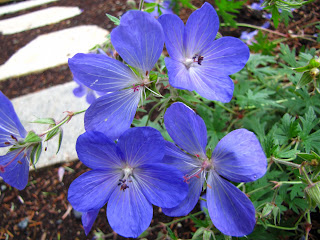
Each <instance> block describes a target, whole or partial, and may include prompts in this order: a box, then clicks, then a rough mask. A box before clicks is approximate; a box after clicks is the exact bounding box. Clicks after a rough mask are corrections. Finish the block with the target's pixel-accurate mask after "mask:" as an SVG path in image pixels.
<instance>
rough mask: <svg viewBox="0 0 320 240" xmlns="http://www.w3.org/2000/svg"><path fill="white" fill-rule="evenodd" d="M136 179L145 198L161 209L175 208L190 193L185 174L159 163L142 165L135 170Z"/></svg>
mask: <svg viewBox="0 0 320 240" xmlns="http://www.w3.org/2000/svg"><path fill="white" fill-rule="evenodd" d="M134 177H135V178H136V180H137V182H138V184H139V186H140V189H141V191H142V192H143V194H144V196H145V197H146V198H147V199H148V200H149V202H151V203H152V204H153V205H156V206H159V207H165V208H171V207H175V206H177V205H178V204H179V203H181V201H182V200H183V199H184V198H185V197H186V196H187V193H188V185H187V184H186V183H185V182H184V181H183V174H182V173H181V172H180V171H178V170H177V169H176V168H174V167H172V166H168V165H165V164H157V163H155V164H145V165H141V166H139V167H137V168H135V169H134Z"/></svg>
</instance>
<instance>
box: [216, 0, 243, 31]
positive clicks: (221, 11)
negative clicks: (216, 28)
mask: <svg viewBox="0 0 320 240" xmlns="http://www.w3.org/2000/svg"><path fill="white" fill-rule="evenodd" d="M215 3H216V5H217V7H218V9H216V10H217V14H218V15H219V16H221V17H222V18H223V21H224V22H225V23H226V24H227V25H230V26H232V27H235V28H236V27H237V22H236V21H235V20H234V18H235V17H236V16H235V15H233V14H230V12H231V13H239V10H238V9H241V8H242V5H243V4H244V1H234V0H215Z"/></svg>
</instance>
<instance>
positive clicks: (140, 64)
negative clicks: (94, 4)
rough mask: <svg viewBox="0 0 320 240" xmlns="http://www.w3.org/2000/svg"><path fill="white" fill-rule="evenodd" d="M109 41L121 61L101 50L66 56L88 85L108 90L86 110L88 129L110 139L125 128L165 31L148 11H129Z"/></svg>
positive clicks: (144, 84) (76, 75) (161, 45)
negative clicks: (102, 133) (103, 134)
mask: <svg viewBox="0 0 320 240" xmlns="http://www.w3.org/2000/svg"><path fill="white" fill-rule="evenodd" d="M111 42H112V44H113V46H114V48H115V50H116V51H117V52H118V53H119V55H120V56H121V57H122V59H123V60H124V61H125V62H127V63H128V64H129V65H130V66H131V67H133V68H135V69H136V71H133V70H132V69H131V68H130V67H128V66H127V65H125V64H124V63H122V62H120V61H117V60H115V59H112V58H110V57H108V56H105V55H102V54H76V55H75V56H74V57H73V58H71V59H69V67H70V69H71V71H72V73H73V75H74V77H75V78H76V79H77V80H78V81H79V82H81V83H82V84H84V85H85V86H87V87H88V88H90V89H92V90H95V91H101V92H107V94H106V95H104V96H102V97H100V98H98V99H96V100H95V101H94V102H93V103H92V104H91V105H90V107H89V108H88V110H87V111H86V113H85V119H84V123H85V129H86V130H87V131H94V130H97V131H100V132H101V131H103V132H104V133H105V134H106V135H107V136H108V137H110V138H111V139H112V140H115V139H117V138H118V137H119V136H120V135H121V134H122V133H123V132H124V131H125V130H127V129H128V128H129V127H130V125H131V122H132V120H133V118H134V115H135V113H136V110H137V106H138V104H139V102H140V99H141V98H142V97H143V93H144V91H145V88H146V86H147V85H148V84H150V81H149V79H148V77H149V72H150V71H151V69H152V68H153V66H154V65H155V63H156V62H157V60H158V59H159V57H160V55H161V52H162V50H163V44H164V35H163V30H162V27H161V25H160V24H159V22H158V21H157V20H156V19H154V18H153V17H152V16H150V14H148V13H146V12H141V11H129V12H127V13H126V14H125V15H124V16H123V17H122V18H121V21H120V25H119V26H118V27H116V28H115V29H114V30H113V31H112V32H111Z"/></svg>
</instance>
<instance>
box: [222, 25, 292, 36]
mask: <svg viewBox="0 0 320 240" xmlns="http://www.w3.org/2000/svg"><path fill="white" fill-rule="evenodd" d="M236 24H237V26H238V27H248V28H253V29H259V30H261V31H265V32H269V33H272V34H275V35H279V36H281V37H287V35H285V34H283V33H279V32H276V31H273V30H270V29H267V28H263V27H259V26H255V25H252V24H248V23H236ZM220 25H221V26H222V27H225V26H227V25H226V24H225V23H221V24H220Z"/></svg>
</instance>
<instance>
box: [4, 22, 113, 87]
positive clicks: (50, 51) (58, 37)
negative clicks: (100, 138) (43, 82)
mask: <svg viewBox="0 0 320 240" xmlns="http://www.w3.org/2000/svg"><path fill="white" fill-rule="evenodd" d="M108 34H109V32H108V31H107V30H105V29H102V28H100V27H98V26H95V25H85V26H77V27H72V28H67V29H64V30H60V31H56V32H52V33H49V34H44V35H40V36H38V37H37V38H36V39H34V40H33V41H31V42H30V43H29V44H27V45H26V46H24V47H23V48H21V49H19V50H18V51H17V52H16V53H15V54H14V55H13V56H12V57H11V58H10V59H9V60H8V61H7V62H5V63H4V64H3V65H1V66H0V81H1V80H4V79H7V78H10V77H17V76H21V75H26V74H30V73H32V72H41V71H43V70H45V69H48V68H53V67H56V66H59V65H63V64H66V63H67V62H68V58H70V57H73V56H74V55H75V54H76V53H80V52H81V53H87V52H88V51H89V49H91V48H92V47H94V46H95V45H96V44H102V43H103V42H105V41H106V36H107V35H108Z"/></svg>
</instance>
